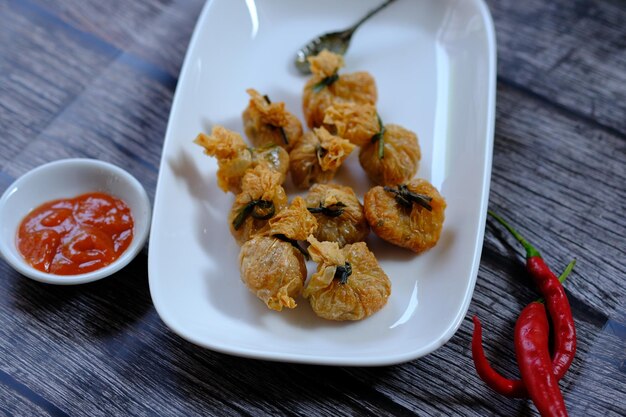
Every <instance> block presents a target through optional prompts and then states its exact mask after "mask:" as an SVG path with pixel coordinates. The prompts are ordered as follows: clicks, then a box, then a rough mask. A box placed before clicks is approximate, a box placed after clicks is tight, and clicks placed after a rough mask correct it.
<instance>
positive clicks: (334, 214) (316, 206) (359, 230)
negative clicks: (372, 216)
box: [305, 184, 370, 247]
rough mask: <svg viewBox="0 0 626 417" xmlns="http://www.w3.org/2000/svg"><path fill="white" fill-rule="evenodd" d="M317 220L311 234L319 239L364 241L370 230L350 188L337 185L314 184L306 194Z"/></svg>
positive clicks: (344, 243)
mask: <svg viewBox="0 0 626 417" xmlns="http://www.w3.org/2000/svg"><path fill="white" fill-rule="evenodd" d="M305 200H306V205H307V207H308V210H309V211H310V212H311V213H313V214H314V215H315V218H316V219H317V223H318V226H317V231H316V232H315V233H314V236H315V237H316V238H317V239H318V240H321V241H329V242H337V243H338V244H339V247H343V246H344V245H346V244H347V243H355V242H360V241H363V240H365V238H366V237H367V235H368V234H369V232H370V228H369V225H368V223H367V219H366V218H365V213H364V212H363V206H362V205H361V203H360V202H359V199H358V198H357V196H356V194H355V193H354V191H353V190H352V188H350V187H348V186H345V185H339V184H314V185H313V186H312V187H311V188H310V189H309V192H308V194H307V195H306V197H305Z"/></svg>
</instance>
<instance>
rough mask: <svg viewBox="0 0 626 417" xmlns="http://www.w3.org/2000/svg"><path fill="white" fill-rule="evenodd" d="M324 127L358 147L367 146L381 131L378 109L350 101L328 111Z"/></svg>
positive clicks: (334, 105) (336, 104) (337, 104)
mask: <svg viewBox="0 0 626 417" xmlns="http://www.w3.org/2000/svg"><path fill="white" fill-rule="evenodd" d="M324 127H325V128H326V129H327V130H328V131H329V132H331V133H332V134H333V135H337V136H340V137H342V138H344V139H348V140H349V141H350V142H352V143H354V144H355V145H357V146H365V145H367V144H368V143H370V142H371V141H372V137H373V136H374V135H375V134H376V133H378V132H379V131H380V125H379V119H378V115H377V113H376V107H374V106H373V105H371V104H360V103H354V102H349V101H347V102H337V103H334V104H333V105H332V106H330V107H328V108H327V109H326V111H325V112H324Z"/></svg>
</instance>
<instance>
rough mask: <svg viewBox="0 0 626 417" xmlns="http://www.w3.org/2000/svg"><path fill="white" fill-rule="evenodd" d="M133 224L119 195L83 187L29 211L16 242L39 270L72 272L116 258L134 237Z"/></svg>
mask: <svg viewBox="0 0 626 417" xmlns="http://www.w3.org/2000/svg"><path fill="white" fill-rule="evenodd" d="M133 224H134V222H133V217H132V215H131V213H130V209H129V208H128V206H127V205H126V203H124V202H123V201H122V200H120V199H117V198H115V197H111V196H110V195H108V194H105V193H88V194H83V195H79V196H78V197H76V198H68V199H62V200H54V201H50V202H47V203H44V204H42V205H41V206H39V207H37V208H36V209H34V210H33V211H31V212H30V213H29V214H28V215H27V216H26V217H25V218H24V220H22V223H21V224H20V228H19V230H18V232H17V247H18V249H19V251H20V253H21V254H22V256H23V257H24V259H26V261H27V262H28V263H29V264H31V265H32V266H33V267H34V268H36V269H38V270H40V271H43V272H49V273H51V274H56V275H77V274H82V273H85V272H90V271H94V270H96V269H100V268H102V267H104V266H106V265H109V264H110V263H111V262H113V261H115V260H116V259H117V258H118V257H119V256H120V255H121V254H122V252H124V250H126V248H127V247H128V245H130V242H131V241H132V240H133Z"/></svg>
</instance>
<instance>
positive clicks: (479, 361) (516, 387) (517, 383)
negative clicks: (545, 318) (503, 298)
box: [472, 261, 576, 398]
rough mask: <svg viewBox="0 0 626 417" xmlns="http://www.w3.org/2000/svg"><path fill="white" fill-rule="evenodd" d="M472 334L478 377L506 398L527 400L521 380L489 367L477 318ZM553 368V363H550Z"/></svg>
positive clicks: (567, 269)
mask: <svg viewBox="0 0 626 417" xmlns="http://www.w3.org/2000/svg"><path fill="white" fill-rule="evenodd" d="M575 264H576V261H572V262H570V263H569V265H567V268H565V271H563V273H562V274H561V276H560V277H559V282H563V281H565V279H566V278H567V276H568V275H569V274H570V272H572V269H573V268H574V265H575ZM536 302H538V303H541V302H543V301H542V300H538V301H536ZM473 321H474V334H473V335H472V359H473V360H474V365H475V367H476V372H477V373H478V376H480V378H481V379H482V380H483V381H484V382H485V383H486V384H487V385H488V386H489V387H490V388H491V389H493V390H494V391H496V392H497V393H499V394H502V395H504V396H506V397H511V398H527V397H528V391H527V390H526V385H525V384H524V382H523V381H522V380H519V379H509V378H506V377H504V376H502V375H500V374H499V373H498V371H496V370H495V369H493V368H492V367H491V365H490V364H489V360H488V359H487V356H486V355H485V351H484V350H483V343H482V337H483V331H482V326H481V324H480V320H478V317H477V316H474V318H473ZM552 365H553V366H554V361H553V363H552Z"/></svg>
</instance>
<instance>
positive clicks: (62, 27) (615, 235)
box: [0, 0, 626, 416]
mask: <svg viewBox="0 0 626 417" xmlns="http://www.w3.org/2000/svg"><path fill="white" fill-rule="evenodd" d="M404 1H408V0H404ZM488 4H489V7H490V9H491V13H492V15H493V18H494V22H495V26H496V33H497V42H498V79H497V87H498V89H497V115H496V129H495V145H494V154H493V173H492V179H491V193H490V199H489V206H490V208H492V209H495V210H497V211H498V212H499V213H501V214H502V215H503V216H505V217H507V218H509V219H510V220H511V221H512V222H513V223H515V225H517V226H518V228H519V230H520V231H521V232H522V233H523V234H525V235H526V236H527V238H528V239H529V240H531V241H533V242H535V243H537V245H538V246H539V248H540V250H541V251H542V252H543V253H544V254H546V258H547V259H548V261H549V262H551V263H552V264H553V265H554V266H555V268H556V269H558V270H560V269H561V268H563V267H564V266H565V265H566V264H567V262H568V261H569V260H570V259H572V258H576V259H577V260H578V264H577V265H576V268H575V270H574V272H573V274H572V276H571V277H570V278H569V279H568V281H567V283H566V285H565V286H566V290H567V293H568V295H569V297H570V301H571V305H572V309H573V313H574V316H575V320H576V326H577V331H578V340H579V346H578V352H577V355H576V358H575V360H574V363H573V365H572V367H571V369H570V372H569V373H568V374H567V375H566V376H565V378H564V379H563V380H562V381H561V384H560V385H561V388H562V391H563V394H564V397H565V401H566V403H567V405H568V408H569V411H570V415H572V416H589V415H603V416H604V415H615V416H617V415H626V285H624V277H625V276H626V275H625V274H626V256H625V252H626V243H625V238H624V236H626V1H624V0H553V1H544V0H527V1H516V0H489V1H488ZM202 6H203V2H202V1H201V0H134V1H126V0H0V143H1V145H2V146H1V148H0V192H2V191H3V190H4V189H6V188H7V187H8V186H9V184H10V183H11V182H12V181H13V180H14V179H15V178H17V177H19V176H20V175H21V174H23V173H25V172H26V171H28V170H29V169H31V168H33V167H35V166H37V165H40V164H42V163H44V162H48V161H53V160H57V159H61V158H68V157H87V158H98V159H103V160H106V161H109V162H112V163H114V164H117V165H119V166H121V167H124V168H125V169H127V170H129V171H130V172H131V173H132V174H134V175H135V176H136V177H137V178H138V179H139V180H140V181H141V182H142V183H143V184H144V186H145V187H146V189H147V190H148V193H149V194H150V197H151V198H152V199H153V197H154V191H155V187H156V181H157V174H158V167H159V160H160V154H161V149H162V143H163V137H164V133H165V128H166V124H167V119H168V114H169V110H170V105H171V101H172V97H173V94H174V90H175V87H176V83H177V77H178V73H179V70H180V66H181V64H182V60H183V57H184V54H185V51H186V48H187V45H188V41H189V38H190V36H191V32H192V31H193V28H194V25H195V22H196V19H197V17H198V14H199V13H200V10H201V8H202ZM1 221H2V219H0V222H1ZM146 265H147V251H146V250H145V249H144V251H143V252H142V253H141V254H140V256H138V257H137V258H136V260H135V261H133V262H132V263H131V264H130V265H129V266H128V267H127V268H126V269H124V270H123V271H122V272H119V273H117V274H116V275H114V276H112V277H110V278H108V279H105V280H102V281H99V282H96V283H92V284H86V285H81V286H74V287H57V286H50V285H44V284H39V283H36V282H34V281H31V280H29V279H26V278H25V277H23V276H21V275H19V274H18V273H17V272H15V271H14V270H12V269H11V268H10V267H9V266H8V265H7V264H6V263H5V262H3V261H0V276H1V279H0V414H2V415H5V416H35V415H37V416H47V415H50V416H112V415H138V416H148V415H177V416H195V415H220V416H222V415H314V414H326V415H372V416H381V415H403V416H404V415H419V416H434V415H441V416H448V415H463V416H486V415H505V416H513V415H515V416H525V415H535V414H536V411H535V408H534V406H533V405H532V404H531V403H530V402H529V401H526V400H512V399H507V398H504V397H501V396H499V395H496V394H494V393H493V392H492V391H490V390H489V389H488V388H486V387H485V385H484V384H483V383H482V382H481V381H480V380H479V379H478V377H477V376H476V374H475V372H474V368H473V365H472V360H471V352H470V349H469V344H470V338H471V332H472V325H471V319H470V318H471V317H472V316H473V315H474V314H479V315H480V317H482V318H483V320H484V323H485V324H486V332H487V333H488V335H489V343H486V346H487V354H488V355H489V356H490V357H491V358H492V359H493V362H494V363H495V364H496V366H497V367H498V368H499V369H500V370H502V372H503V373H506V374H507V375H517V369H516V366H515V363H514V361H513V359H512V358H513V357H514V356H513V355H514V352H513V344H512V341H511V332H512V328H513V325H514V322H515V319H516V317H517V315H518V313H519V311H520V310H521V308H522V307H523V306H524V305H525V303H527V302H529V301H530V300H532V299H533V297H534V296H535V295H534V292H533V290H532V289H531V288H530V286H529V282H528V280H527V279H526V278H524V277H525V275H524V270H523V264H522V258H521V257H520V251H519V250H518V247H517V246H516V245H515V243H514V242H513V241H512V240H511V239H509V238H508V237H507V236H506V235H505V234H503V233H502V231H501V229H500V228H498V227H495V226H494V225H493V223H491V222H488V224H487V228H486V231H485V242H484V246H483V252H482V259H481V264H480V270H479V273H478V280H477V284H476V289H475V293H474V297H473V300H472V303H471V305H470V307H469V312H468V314H467V317H466V318H465V319H464V321H463V323H462V325H461V327H460V329H459V330H458V332H457V333H456V334H455V336H454V337H453V338H452V339H451V340H450V341H449V342H448V343H447V344H446V345H445V346H443V347H442V348H440V349H438V350H437V351H435V352H434V353H432V354H430V355H428V356H426V357H424V358H422V359H419V360H414V361H411V362H408V363H405V364H402V365H396V366H389V367H380V368H346V367H323V366H311V365H295V364H285V363H272V362H264V361H258V360H250V359H241V358H237V357H231V356H227V355H223V354H219V353H215V352H212V351H209V350H206V349H202V348H199V347H197V346H195V345H193V344H191V343H189V342H187V341H185V340H183V339H181V338H180V337H178V336H177V335H175V334H174V333H173V332H172V331H170V330H169V329H168V328H167V327H166V326H165V325H164V324H163V322H162V321H161V320H160V318H159V316H158V315H157V313H156V311H155V309H154V307H153V305H152V302H151V298H150V294H149V288H148V274H147V267H146Z"/></svg>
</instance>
